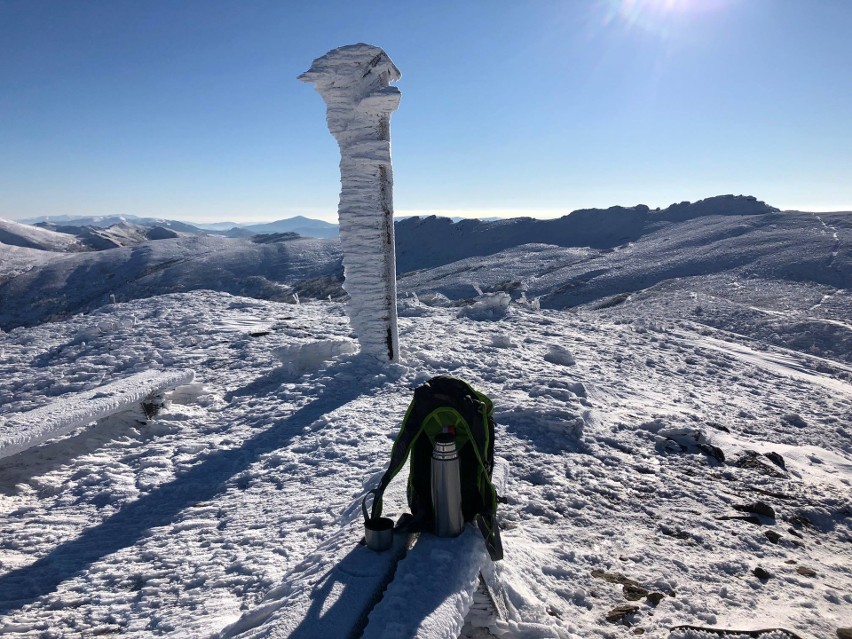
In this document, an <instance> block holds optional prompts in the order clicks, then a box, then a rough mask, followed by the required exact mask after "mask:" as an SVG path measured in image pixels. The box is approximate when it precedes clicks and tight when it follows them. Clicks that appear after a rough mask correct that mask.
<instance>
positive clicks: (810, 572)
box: [796, 566, 817, 577]
mask: <svg viewBox="0 0 852 639" xmlns="http://www.w3.org/2000/svg"><path fill="white" fill-rule="evenodd" d="M796 572H797V573H799V574H800V575H802V577H816V576H817V572H816V570H814V569H813V568H808V567H807V566H799V567H798V568H796Z"/></svg>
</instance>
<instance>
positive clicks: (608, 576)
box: [592, 570, 640, 587]
mask: <svg viewBox="0 0 852 639" xmlns="http://www.w3.org/2000/svg"><path fill="white" fill-rule="evenodd" d="M592 577H595V578H596V579H603V580H604V581H606V582H608V583H611V584H621V585H623V586H636V587H640V586H639V582H637V581H634V580H633V579H630V578H629V577H625V576H624V575H622V574H620V573H617V572H606V571H603V570H593V571H592Z"/></svg>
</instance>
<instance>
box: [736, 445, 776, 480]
mask: <svg viewBox="0 0 852 639" xmlns="http://www.w3.org/2000/svg"><path fill="white" fill-rule="evenodd" d="M762 458H763V455H760V454H758V453H757V452H755V451H753V450H747V451H744V452H743V454H742V456H741V457H740V458H739V459H737V461H736V462H735V464H736V466H737V467H738V468H749V469H751V470H755V471H757V472H758V473H760V474H761V475H768V476H769V477H784V472H783V471H781V470H780V469H779V468H778V467H777V466H775V465H774V464H773V465H770V464H767V463H766V462H764V461H762Z"/></svg>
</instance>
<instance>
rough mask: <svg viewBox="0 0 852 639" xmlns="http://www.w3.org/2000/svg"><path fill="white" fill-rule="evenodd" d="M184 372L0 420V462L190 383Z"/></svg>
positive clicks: (122, 383)
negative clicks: (156, 394)
mask: <svg viewBox="0 0 852 639" xmlns="http://www.w3.org/2000/svg"><path fill="white" fill-rule="evenodd" d="M194 375H195V374H194V373H193V371H191V370H187V369H177V370H172V371H160V370H148V371H144V372H142V373H137V374H136V375H131V376H130V377H126V378H124V379H121V380H118V381H115V382H112V383H111V384H106V385H104V386H100V387H97V388H94V389H92V390H88V391H85V392H83V393H79V394H77V395H74V396H71V397H68V396H65V397H62V398H61V399H59V400H57V401H54V402H51V403H48V404H45V405H43V406H40V407H39V408H36V409H34V410H31V411H27V412H25V413H17V414H15V415H14V416H13V417H11V418H9V419H7V420H4V419H3V417H2V416H0V458H2V457H8V456H9V455H14V454H16V453H19V452H21V451H22V450H26V449H27V448H30V447H31V446H35V445H37V444H40V443H41V442H44V441H47V440H48V439H52V438H55V437H59V436H60V435H63V434H65V433H68V432H70V431H72V430H73V429H75V428H77V427H78V426H82V425H85V424H88V423H90V422H94V421H97V420H99V419H101V418H102V417H106V416H108V415H113V414H115V413H119V412H121V411H124V410H128V409H130V408H132V407H133V406H135V405H137V404H140V403H141V402H143V401H145V400H146V398H147V397H149V396H151V395H153V394H155V393H159V392H162V391H165V390H171V389H173V388H175V387H177V386H181V385H183V384H188V383H190V382H191V381H192V379H193V377H194Z"/></svg>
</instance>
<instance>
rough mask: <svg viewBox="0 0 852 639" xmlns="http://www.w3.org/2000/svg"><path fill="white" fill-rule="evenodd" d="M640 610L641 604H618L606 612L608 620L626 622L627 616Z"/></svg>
mask: <svg viewBox="0 0 852 639" xmlns="http://www.w3.org/2000/svg"><path fill="white" fill-rule="evenodd" d="M637 612H639V606H630V605H625V606H616V607H615V608H613V609H612V610H610V611H609V612H608V613H606V617H605V618H606V620H607V621H609V622H610V623H624V624H626V623H627V622H626V618H627V617H629V616H630V615H632V614H634V613H637Z"/></svg>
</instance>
